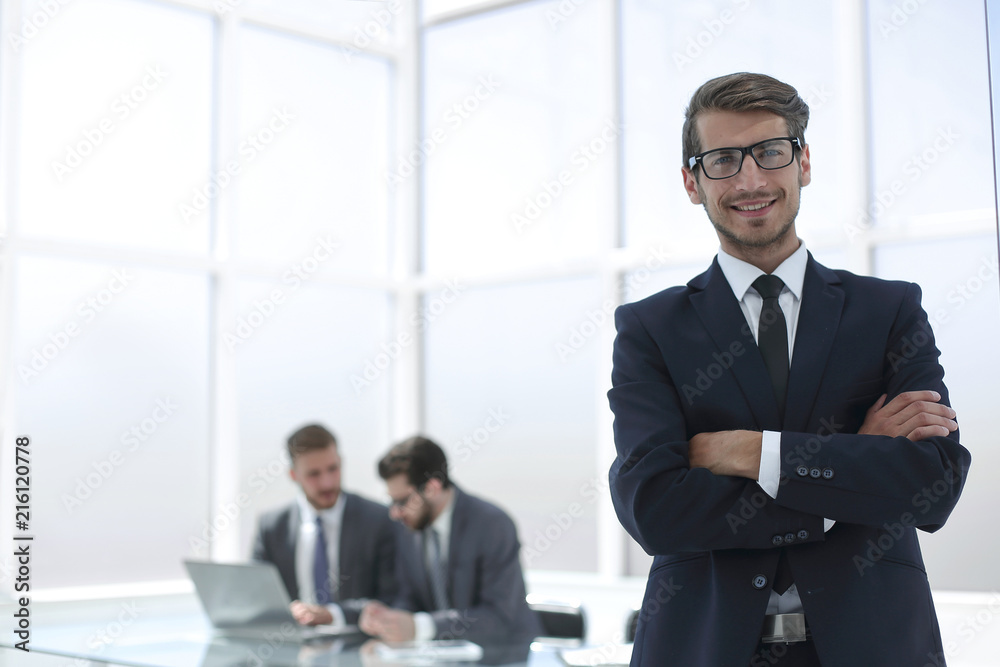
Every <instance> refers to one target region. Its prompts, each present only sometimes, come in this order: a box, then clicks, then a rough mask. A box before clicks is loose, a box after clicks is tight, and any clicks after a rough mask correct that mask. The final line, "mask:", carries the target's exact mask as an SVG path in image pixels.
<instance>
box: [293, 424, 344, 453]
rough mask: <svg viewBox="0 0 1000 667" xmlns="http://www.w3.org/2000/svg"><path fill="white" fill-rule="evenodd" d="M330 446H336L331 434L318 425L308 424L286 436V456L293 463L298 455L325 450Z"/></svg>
mask: <svg viewBox="0 0 1000 667" xmlns="http://www.w3.org/2000/svg"><path fill="white" fill-rule="evenodd" d="M330 445H333V446H334V447H336V446H337V439H336V438H335V437H333V433H331V432H330V431H328V430H327V429H326V428H325V427H323V426H320V425H319V424H309V425H308V426H303V427H302V428H300V429H299V430H298V431H296V432H295V433H292V434H291V435H290V436H288V456H289V457H291V459H292V461H294V460H295V457H296V456H298V455H299V454H305V453H306V452H313V451H316V450H317V449H326V448H327V447H329V446H330Z"/></svg>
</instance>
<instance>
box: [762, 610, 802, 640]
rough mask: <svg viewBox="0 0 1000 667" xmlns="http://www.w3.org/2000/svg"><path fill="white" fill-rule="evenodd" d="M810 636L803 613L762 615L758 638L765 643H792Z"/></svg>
mask: <svg viewBox="0 0 1000 667" xmlns="http://www.w3.org/2000/svg"><path fill="white" fill-rule="evenodd" d="M810 638H811V635H810V634H809V628H808V627H807V626H806V615H805V614H772V615H770V616H765V617H764V629H763V630H762V631H761V635H760V640H761V641H762V642H763V643H765V644H777V643H784V644H794V643H796V642H804V641H806V640H808V639H810Z"/></svg>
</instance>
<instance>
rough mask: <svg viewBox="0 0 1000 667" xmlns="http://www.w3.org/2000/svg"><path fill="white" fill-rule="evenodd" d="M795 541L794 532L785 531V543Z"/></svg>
mask: <svg viewBox="0 0 1000 667" xmlns="http://www.w3.org/2000/svg"><path fill="white" fill-rule="evenodd" d="M794 541H795V533H785V544H791V543H792V542H794Z"/></svg>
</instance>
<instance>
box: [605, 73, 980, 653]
mask: <svg viewBox="0 0 1000 667" xmlns="http://www.w3.org/2000/svg"><path fill="white" fill-rule="evenodd" d="M808 119H809V108H808V107H807V106H806V104H805V102H804V101H803V100H802V99H801V98H800V97H799V95H798V93H797V92H796V91H795V89H794V88H792V87H791V86H789V85H787V84H785V83H782V82H780V81H777V80H776V79H773V78H772V77H769V76H765V75H761V74H748V73H740V74H732V75H728V76H723V77H719V78H716V79H712V80H711V81H708V82H707V83H705V84H703V85H702V86H701V87H700V88H699V89H698V90H697V91H696V92H695V94H694V96H693V97H692V98H691V102H690V104H689V106H688V109H687V113H686V120H685V123H684V128H683V150H684V166H683V167H682V169H681V171H682V175H683V179H684V188H685V190H686V192H687V194H688V197H689V199H690V200H691V202H692V203H693V204H700V205H702V206H703V207H704V208H705V212H706V213H707V214H708V219H709V221H710V222H711V223H712V225H713V226H714V227H715V230H716V233H717V235H718V237H719V243H720V249H719V252H718V256H717V257H716V258H715V260H714V261H713V262H712V265H711V266H710V267H709V269H708V270H707V271H706V272H705V273H702V274H701V275H699V276H697V277H695V278H694V279H692V280H691V281H689V282H688V283H687V285H685V286H680V287H672V288H669V289H666V290H664V291H662V292H660V293H658V294H654V295H653V296H651V297H649V298H647V299H644V300H642V301H639V302H637V303H632V304H626V305H624V306H621V307H620V308H619V309H618V310H617V311H616V313H615V324H616V326H617V329H618V336H617V338H616V339H615V345H614V367H613V370H612V377H611V380H612V388H611V390H610V391H609V392H608V398H609V400H610V403H611V409H612V411H613V412H614V415H615V421H614V431H615V446H616V448H617V451H618V456H617V458H616V459H615V461H614V463H613V464H612V466H611V471H610V482H611V497H612V500H613V502H614V506H615V510H616V512H617V514H618V518H619V520H620V521H621V523H622V525H623V526H624V527H625V529H626V530H627V531H628V533H629V534H630V535H631V536H632V537H633V538H635V540H636V541H637V542H638V543H639V544H640V545H641V546H642V547H643V549H645V550H646V552H647V553H649V554H652V555H653V556H654V560H653V565H652V568H651V570H650V573H649V580H648V583H647V588H646V595H645V600H644V602H643V606H642V608H641V610H640V613H639V622H638V628H637V631H636V637H635V645H634V650H633V653H632V664H633V665H656V666H660V665H678V666H683V667H718V666H719V665H733V666H736V667H738V666H744V665H750V666H753V665H769V666H774V665H782V666H789V665H795V666H803V665H804V666H812V667H815V666H818V665H820V664H822V665H880V666H881V665H906V666H907V667H910V666H913V667H919V666H921V665H939V664H944V653H943V649H942V642H941V636H940V632H939V630H938V624H937V620H936V618H935V613H934V604H933V601H932V599H931V591H930V586H929V585H928V582H927V574H926V573H925V572H924V565H923V560H922V558H921V554H920V546H919V544H918V542H917V532H916V529H917V528H919V529H920V530H924V531H927V532H933V531H936V530H937V529H939V528H941V526H943V525H944V523H945V521H946V520H947V519H948V516H949V514H951V511H952V509H954V507H955V504H956V503H957V502H958V498H959V496H960V495H961V493H962V488H963V486H964V484H965V479H966V475H967V472H968V468H969V465H970V463H971V456H970V454H969V452H968V450H966V449H965V448H964V447H963V446H962V445H961V444H959V437H958V424H957V423H956V421H955V411H954V410H953V409H952V408H951V407H950V406H949V405H948V390H947V388H946V387H945V385H944V381H943V378H944V370H943V369H942V367H941V365H940V363H939V362H938V357H939V356H940V353H939V351H938V349H937V347H936V345H935V343H934V335H933V333H932V332H931V329H930V325H929V324H928V318H927V314H926V313H925V312H924V310H923V308H922V307H921V305H920V288H919V287H917V286H916V285H914V284H912V283H905V282H900V281H888V280H880V279H876V278H871V277H864V276H857V275H854V274H851V273H848V272H847V271H833V270H830V269H828V268H826V267H824V266H822V265H820V264H819V263H818V262H816V261H815V260H814V259H813V258H812V256H811V255H810V254H809V253H808V252H807V251H806V248H805V245H804V244H803V243H802V241H801V240H800V239H799V238H798V236H797V235H796V229H795V221H796V216H797V215H798V212H799V201H800V193H801V189H802V187H803V186H805V185H808V184H809V182H810V180H811V178H812V171H811V161H810V155H809V146H808V145H807V144H806V143H805V138H804V133H805V129H806V124H807V122H808ZM747 156H749V158H750V159H747ZM845 213H846V212H845ZM928 489H935V490H936V491H935V492H934V496H933V500H930V499H928V498H926V497H925V496H924V495H922V494H925V493H926V492H927V490H928Z"/></svg>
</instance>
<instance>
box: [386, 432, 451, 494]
mask: <svg viewBox="0 0 1000 667" xmlns="http://www.w3.org/2000/svg"><path fill="white" fill-rule="evenodd" d="M378 474H379V476H380V477H381V478H382V479H385V480H388V479H389V478H390V477H395V476H396V475H406V480H407V482H409V483H410V485H411V486H414V487H416V488H417V489H422V488H423V486H424V484H426V483H427V482H428V481H430V480H431V479H434V478H437V479H439V480H441V487H442V488H444V489H447V488H448V487H449V486H451V481H450V480H449V479H448V459H447V458H445V455H444V451H443V450H442V449H441V448H440V447H439V446H438V445H437V443H435V442H434V441H433V440H431V439H429V438H425V437H423V436H420V435H416V436H413V437H412V438H408V439H406V440H404V441H403V442H401V443H399V444H398V445H396V446H395V447H393V448H392V449H390V450H389V452H388V453H387V454H386V455H385V456H383V457H382V460H381V461H379V462H378Z"/></svg>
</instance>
